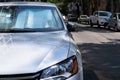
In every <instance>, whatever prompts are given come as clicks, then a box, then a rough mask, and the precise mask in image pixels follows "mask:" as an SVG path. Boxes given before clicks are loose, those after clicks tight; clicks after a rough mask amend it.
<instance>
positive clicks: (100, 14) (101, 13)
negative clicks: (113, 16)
mask: <svg viewBox="0 0 120 80" xmlns="http://www.w3.org/2000/svg"><path fill="white" fill-rule="evenodd" d="M99 16H108V13H105V12H99Z"/></svg>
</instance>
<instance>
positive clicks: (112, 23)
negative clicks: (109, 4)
mask: <svg viewBox="0 0 120 80" xmlns="http://www.w3.org/2000/svg"><path fill="white" fill-rule="evenodd" d="M108 28H113V29H114V30H115V31H118V30H120V13H115V14H113V15H112V16H111V18H110V20H109V24H108Z"/></svg>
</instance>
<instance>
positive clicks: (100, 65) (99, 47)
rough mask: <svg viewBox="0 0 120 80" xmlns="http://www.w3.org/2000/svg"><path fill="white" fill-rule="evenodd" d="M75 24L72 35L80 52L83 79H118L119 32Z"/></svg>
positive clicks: (119, 65)
mask: <svg viewBox="0 0 120 80" xmlns="http://www.w3.org/2000/svg"><path fill="white" fill-rule="evenodd" d="M77 25H78V27H77V28H76V32H72V35H73V38H74V40H75V42H76V43H77V45H78V47H79V49H80V51H81V54H82V59H83V68H84V80H120V32H115V31H113V30H108V29H104V28H97V27H94V28H91V27H90V26H89V25H82V24H77Z"/></svg>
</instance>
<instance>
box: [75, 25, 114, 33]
mask: <svg viewBox="0 0 120 80" xmlns="http://www.w3.org/2000/svg"><path fill="white" fill-rule="evenodd" d="M79 31H80V32H81V31H90V32H97V33H113V32H115V31H114V30H110V29H107V28H104V27H100V28H98V27H90V25H83V24H82V26H81V24H77V27H76V32H79Z"/></svg>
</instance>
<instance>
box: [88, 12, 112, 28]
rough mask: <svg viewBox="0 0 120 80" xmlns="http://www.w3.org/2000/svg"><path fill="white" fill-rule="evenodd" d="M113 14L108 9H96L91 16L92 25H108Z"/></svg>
mask: <svg viewBox="0 0 120 80" xmlns="http://www.w3.org/2000/svg"><path fill="white" fill-rule="evenodd" d="M111 15H112V13H111V12H108V11H95V12H94V13H93V15H92V16H90V25H91V27H92V26H93V25H98V27H100V26H106V25H107V24H108V21H109V18H110V16H111Z"/></svg>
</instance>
